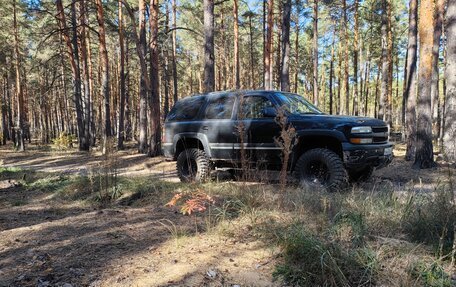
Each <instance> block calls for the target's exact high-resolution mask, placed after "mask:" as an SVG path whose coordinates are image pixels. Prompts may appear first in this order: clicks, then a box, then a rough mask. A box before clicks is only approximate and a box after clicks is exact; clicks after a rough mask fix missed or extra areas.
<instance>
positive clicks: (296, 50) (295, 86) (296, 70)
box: [293, 0, 301, 93]
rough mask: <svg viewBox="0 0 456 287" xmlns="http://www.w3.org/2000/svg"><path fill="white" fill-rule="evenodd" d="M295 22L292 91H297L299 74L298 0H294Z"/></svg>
mask: <svg viewBox="0 0 456 287" xmlns="http://www.w3.org/2000/svg"><path fill="white" fill-rule="evenodd" d="M296 6H297V7H296V23H295V27H296V28H295V29H296V32H295V33H296V34H295V54H296V56H295V73H294V89H293V92H294V93H298V84H299V79H298V74H299V17H300V15H301V3H300V1H299V0H296Z"/></svg>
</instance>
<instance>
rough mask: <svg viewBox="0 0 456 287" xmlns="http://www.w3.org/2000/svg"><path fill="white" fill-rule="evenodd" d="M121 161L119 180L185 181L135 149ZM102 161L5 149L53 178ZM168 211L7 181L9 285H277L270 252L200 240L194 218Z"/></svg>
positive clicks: (5, 271) (1, 218)
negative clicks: (74, 197) (90, 202)
mask: <svg viewBox="0 0 456 287" xmlns="http://www.w3.org/2000/svg"><path fill="white" fill-rule="evenodd" d="M116 157H117V162H118V164H119V165H118V171H119V174H120V175H123V176H126V177H129V178H130V177H132V176H135V177H138V178H139V177H141V176H142V177H147V178H151V180H153V178H155V176H156V177H157V178H158V179H165V180H167V181H171V182H174V181H176V180H177V179H176V177H175V174H174V171H173V169H174V163H173V162H167V161H165V160H164V159H163V158H154V159H151V158H148V157H146V156H143V155H137V154H136V153H135V151H133V150H129V151H125V152H120V153H118V154H117V155H116ZM102 161H103V158H102V156H101V155H99V154H96V153H94V154H91V155H87V154H84V153H79V152H59V153H56V152H52V153H51V152H47V151H39V150H32V151H28V152H26V153H15V152H11V151H8V150H1V151H0V163H1V164H2V167H4V168H5V167H10V168H12V167H14V168H17V167H19V168H23V169H25V170H34V171H39V172H42V173H44V174H47V173H52V174H56V173H57V174H73V173H77V174H81V175H84V174H87V173H88V172H90V170H91V169H94V168H97V167H98V166H99V164H100V162H102ZM23 173H24V172H23ZM24 174H26V172H25V173H24ZM169 196H172V194H170V195H169ZM163 203H164V202H163ZM163 203H160V204H147V205H145V206H141V207H127V206H125V207H124V206H114V207H111V208H105V209H103V208H94V207H91V206H87V205H84V204H81V203H78V202H71V201H70V202H68V201H62V200H56V199H55V198H54V197H53V194H52V192H50V191H45V190H40V189H38V188H37V189H34V188H33V187H32V188H30V187H28V188H25V187H24V186H21V185H20V183H19V180H15V179H8V178H6V179H3V180H0V286H40V287H44V286H66V287H69V286H201V285H207V286H222V285H229V286H230V285H235V284H240V285H242V286H271V284H273V283H272V277H271V274H272V268H273V266H274V264H273V263H270V262H272V261H271V260H273V258H274V252H273V251H272V250H271V249H270V248H269V247H267V246H264V244H262V243H260V242H256V241H250V240H249V241H248V242H238V241H236V240H234V239H233V240H228V239H227V238H226V237H224V236H219V235H217V234H211V233H209V234H208V233H196V228H195V222H194V220H193V219H191V218H190V217H188V216H184V215H181V214H180V213H177V212H175V211H173V210H171V209H169V208H165V207H163ZM198 224H199V225H203V224H204V222H199V223H198ZM65 284H67V285H65Z"/></svg>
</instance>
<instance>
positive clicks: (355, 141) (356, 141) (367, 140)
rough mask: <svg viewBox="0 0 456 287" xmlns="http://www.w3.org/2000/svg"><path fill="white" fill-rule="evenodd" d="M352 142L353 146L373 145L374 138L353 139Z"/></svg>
mask: <svg viewBox="0 0 456 287" xmlns="http://www.w3.org/2000/svg"><path fill="white" fill-rule="evenodd" d="M350 142H351V143H353V144H371V143H372V138H351V139H350Z"/></svg>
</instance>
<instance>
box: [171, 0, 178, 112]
mask: <svg viewBox="0 0 456 287" xmlns="http://www.w3.org/2000/svg"><path fill="white" fill-rule="evenodd" d="M172 9H173V58H172V63H173V101H174V103H176V102H177V98H178V90H177V89H178V88H177V65H176V54H177V53H176V49H177V47H176V46H177V44H176V43H177V30H176V28H177V24H176V23H177V11H176V0H172Z"/></svg>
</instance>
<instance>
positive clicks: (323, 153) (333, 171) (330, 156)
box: [294, 148, 348, 192]
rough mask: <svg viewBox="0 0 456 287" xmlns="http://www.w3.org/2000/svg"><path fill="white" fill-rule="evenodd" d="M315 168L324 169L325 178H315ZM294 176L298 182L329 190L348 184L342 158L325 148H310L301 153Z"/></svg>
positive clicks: (338, 188) (343, 187) (333, 190)
mask: <svg viewBox="0 0 456 287" xmlns="http://www.w3.org/2000/svg"><path fill="white" fill-rule="evenodd" d="M315 169H319V170H322V169H325V171H324V172H325V175H324V177H325V178H324V179H321V180H317V179H315V177H317V175H315V173H316V171H315ZM320 172H321V171H318V173H320ZM294 176H295V178H296V179H297V180H298V181H299V182H300V183H305V184H308V185H311V186H316V187H323V188H325V189H326V190H328V191H330V192H335V191H339V190H343V189H345V188H346V187H347V186H348V174H347V170H346V169H345V167H344V163H343V162H342V159H341V158H340V157H339V156H338V155H337V154H336V153H335V152H333V151H331V150H329V149H325V148H316V149H311V150H309V151H306V152H305V153H303V154H302V155H301V156H300V157H299V159H298V161H297V162H296V166H295V168H294Z"/></svg>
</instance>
